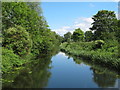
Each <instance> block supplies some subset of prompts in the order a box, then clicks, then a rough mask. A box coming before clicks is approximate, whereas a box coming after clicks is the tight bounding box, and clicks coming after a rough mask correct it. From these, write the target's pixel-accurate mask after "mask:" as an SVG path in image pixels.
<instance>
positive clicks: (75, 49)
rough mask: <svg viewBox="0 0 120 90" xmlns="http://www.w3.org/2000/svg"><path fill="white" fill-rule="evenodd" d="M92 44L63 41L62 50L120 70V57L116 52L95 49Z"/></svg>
mask: <svg viewBox="0 0 120 90" xmlns="http://www.w3.org/2000/svg"><path fill="white" fill-rule="evenodd" d="M90 44H92V43H84V44H83V43H82V42H81V43H76V42H72V43H62V44H61V51H63V52H65V53H68V54H70V55H73V56H76V57H83V58H84V59H86V60H89V61H90V62H92V63H96V64H100V65H101V66H105V67H107V68H111V69H114V70H118V71H119V69H120V58H117V56H116V53H115V52H107V51H105V50H103V49H97V50H93V49H91V46H92V45H90ZM88 45H89V46H88Z"/></svg>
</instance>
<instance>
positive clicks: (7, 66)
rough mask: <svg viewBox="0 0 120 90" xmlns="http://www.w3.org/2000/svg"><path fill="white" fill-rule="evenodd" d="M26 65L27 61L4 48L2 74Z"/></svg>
mask: <svg viewBox="0 0 120 90" xmlns="http://www.w3.org/2000/svg"><path fill="white" fill-rule="evenodd" d="M23 63H25V60H22V59H20V57H19V56H18V55H16V54H14V52H13V51H12V50H8V49H6V48H2V72H8V71H11V70H12V69H13V67H17V66H20V65H22V64H23Z"/></svg>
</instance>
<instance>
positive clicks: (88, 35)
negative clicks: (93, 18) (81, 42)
mask: <svg viewBox="0 0 120 90" xmlns="http://www.w3.org/2000/svg"><path fill="white" fill-rule="evenodd" d="M92 40H93V33H92V31H86V32H85V41H87V42H89V41H92Z"/></svg>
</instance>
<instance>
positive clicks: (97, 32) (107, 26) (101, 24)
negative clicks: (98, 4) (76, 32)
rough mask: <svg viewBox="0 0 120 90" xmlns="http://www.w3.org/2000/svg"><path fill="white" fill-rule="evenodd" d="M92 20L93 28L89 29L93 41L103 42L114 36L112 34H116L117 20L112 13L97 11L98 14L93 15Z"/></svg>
mask: <svg viewBox="0 0 120 90" xmlns="http://www.w3.org/2000/svg"><path fill="white" fill-rule="evenodd" d="M92 19H93V20H94V22H93V23H92V25H93V26H92V27H91V28H90V29H91V30H92V31H94V39H95V40H98V39H102V40H105V39H108V38H109V39H110V38H112V37H113V36H114V32H116V28H117V23H116V20H117V18H116V15H115V13H114V11H108V10H101V11H98V13H97V14H96V15H94V16H93V18H92ZM110 33H112V34H110ZM111 35H112V36H111Z"/></svg>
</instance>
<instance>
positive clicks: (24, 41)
mask: <svg viewBox="0 0 120 90" xmlns="http://www.w3.org/2000/svg"><path fill="white" fill-rule="evenodd" d="M3 36H4V38H3V46H4V47H7V48H8V49H12V50H13V51H14V53H15V54H17V55H20V56H22V55H26V54H28V53H29V52H30V49H31V39H30V36H29V33H28V32H27V31H26V30H25V29H24V28H23V27H21V26H15V27H12V28H9V29H7V30H5V31H4V35H3Z"/></svg>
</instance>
